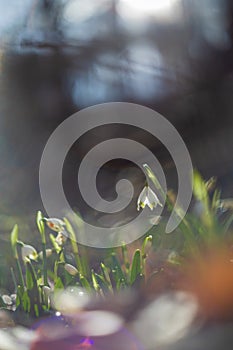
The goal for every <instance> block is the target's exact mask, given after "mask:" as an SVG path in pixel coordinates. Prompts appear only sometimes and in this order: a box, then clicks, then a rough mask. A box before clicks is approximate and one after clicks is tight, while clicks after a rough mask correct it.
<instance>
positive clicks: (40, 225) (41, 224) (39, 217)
mask: <svg viewBox="0 0 233 350" xmlns="http://www.w3.org/2000/svg"><path fill="white" fill-rule="evenodd" d="M36 223H37V227H38V230H39V232H40V234H41V235H42V236H43V235H44V233H45V228H44V217H43V215H42V213H41V211H38V212H37V216H36Z"/></svg>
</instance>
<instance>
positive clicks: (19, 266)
mask: <svg viewBox="0 0 233 350" xmlns="http://www.w3.org/2000/svg"><path fill="white" fill-rule="evenodd" d="M15 260H16V266H17V270H18V274H19V283H20V285H21V286H22V288H24V287H25V283H24V279H23V272H22V268H21V265H20V262H19V259H18V257H15Z"/></svg>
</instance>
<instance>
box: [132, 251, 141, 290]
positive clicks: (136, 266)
mask: <svg viewBox="0 0 233 350" xmlns="http://www.w3.org/2000/svg"><path fill="white" fill-rule="evenodd" d="M140 273H141V252H140V250H139V249H137V250H136V251H135V253H134V257H133V262H132V266H131V273H130V283H131V284H133V283H134V281H135V280H136V278H137V276H138V275H140Z"/></svg>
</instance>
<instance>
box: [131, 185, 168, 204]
mask: <svg viewBox="0 0 233 350" xmlns="http://www.w3.org/2000/svg"><path fill="white" fill-rule="evenodd" d="M146 205H148V207H149V208H150V209H151V210H153V209H154V208H155V207H156V206H157V205H160V206H161V207H162V206H163V205H162V203H161V202H160V200H159V199H158V197H157V196H156V194H155V193H154V192H153V191H152V189H151V188H150V187H149V186H147V185H146V186H145V187H144V188H143V190H142V192H141V193H140V195H139V197H138V201H137V210H140V208H142V209H144V208H145V206H146Z"/></svg>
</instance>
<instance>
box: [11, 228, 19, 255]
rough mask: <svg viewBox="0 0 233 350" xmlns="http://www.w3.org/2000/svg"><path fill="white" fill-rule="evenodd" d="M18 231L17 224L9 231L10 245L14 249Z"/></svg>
mask: <svg viewBox="0 0 233 350" xmlns="http://www.w3.org/2000/svg"><path fill="white" fill-rule="evenodd" d="M18 232H19V228H18V225H15V226H14V227H13V230H12V231H11V246H12V248H13V249H15V248H16V245H17V241H18Z"/></svg>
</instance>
